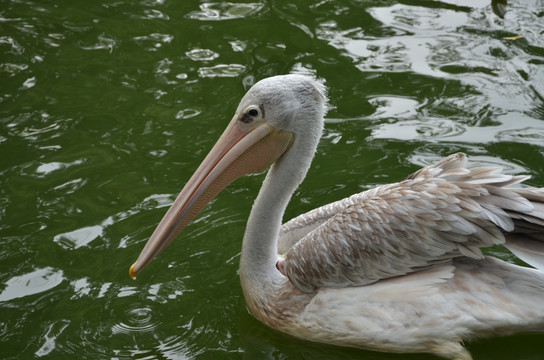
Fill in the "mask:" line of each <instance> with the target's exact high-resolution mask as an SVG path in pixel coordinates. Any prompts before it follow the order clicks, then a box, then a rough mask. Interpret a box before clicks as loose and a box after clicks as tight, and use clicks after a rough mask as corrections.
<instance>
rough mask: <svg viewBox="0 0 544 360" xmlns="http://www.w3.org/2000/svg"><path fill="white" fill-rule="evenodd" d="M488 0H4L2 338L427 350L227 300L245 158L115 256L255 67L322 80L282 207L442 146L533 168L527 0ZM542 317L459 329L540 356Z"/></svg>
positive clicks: (175, 355)
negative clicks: (304, 150)
mask: <svg viewBox="0 0 544 360" xmlns="http://www.w3.org/2000/svg"><path fill="white" fill-rule="evenodd" d="M496 3H500V1H499V2H494V4H493V5H492V3H491V2H490V1H488V0H485V1H484V0H478V1H464V0H451V1H450V0H447V1H446V0H444V1H419V2H402V3H397V2H394V1H381V2H375V1H365V0H357V1H343V2H339V1H328V0H325V1H319V2H315V1H299V2H290V1H283V0H278V1H272V2H265V1H253V2H208V1H180V2H165V1H162V0H157V1H155V0H141V1H138V2H119V1H99V2H85V3H77V4H75V3H72V2H66V1H60V2H58V1H57V2H54V3H36V2H31V1H27V0H21V1H13V2H9V3H6V4H4V5H5V6H3V8H2V10H1V11H0V26H1V28H2V32H1V33H0V51H1V54H2V55H1V56H0V84H1V86H0V152H1V154H2V156H0V262H1V268H2V272H0V307H1V311H2V318H1V319H0V342H1V343H2V354H3V357H4V358H6V359H11V358H13V359H15V358H32V357H39V358H52V359H58V358H67V357H70V358H73V357H74V355H77V354H85V357H86V358H89V359H103V358H119V359H124V358H146V359H165V358H167V359H186V358H213V359H218V358H227V359H231V358H285V359H288V358H291V359H293V358H296V359H299V358H308V359H315V358H327V359H331V358H342V359H351V358H353V359H355V358H361V357H364V358H369V359H401V358H402V359H406V358H408V359H410V358H413V359H423V358H425V359H427V358H429V359H430V357H428V356H426V355H410V356H406V355H391V354H380V353H374V352H368V351H360V350H355V349H340V348H336V347H332V346H325V345H322V344H311V343H307V342H304V341H299V340H296V339H293V338H290V337H287V336H283V335H281V334H278V333H276V332H275V331H272V330H269V329H267V328H266V327H264V326H263V325H262V324H260V323H259V322H257V321H256V320H254V319H252V318H251V317H249V315H247V312H246V309H245V305H244V300H243V297H242V295H241V290H240V285H239V280H238V275H237V270H238V269H237V268H238V258H239V251H240V239H241V236H242V234H243V231H244V225H245V221H246V219H247V215H248V213H249V210H250V208H251V204H252V201H253V198H254V196H255V194H256V192H257V190H258V187H259V183H260V181H261V180H262V178H263V175H262V174H259V175H256V176H250V177H246V178H243V179H240V180H239V181H237V182H236V183H235V184H233V185H232V186H230V187H229V188H228V189H227V190H226V191H225V192H224V193H223V194H221V196H220V197H219V198H217V199H216V200H215V201H214V202H213V203H212V204H211V205H210V206H209V207H207V208H206V209H205V210H204V212H203V214H202V215H201V216H200V217H199V218H198V219H196V221H195V222H194V223H193V224H192V225H190V226H188V228H187V229H186V231H185V233H184V235H183V236H182V238H181V239H178V241H176V242H174V243H173V244H172V245H170V247H169V250H168V251H166V253H164V254H161V257H160V258H159V259H157V260H155V261H154V262H153V264H152V266H151V267H152V268H149V269H148V270H147V271H146V272H145V273H144V274H142V275H141V276H140V278H139V279H138V280H137V281H136V282H133V281H132V280H131V279H129V278H128V274H127V270H128V267H129V266H130V264H131V263H132V262H133V261H134V260H135V258H136V256H137V255H138V253H139V251H140V249H141V247H142V246H143V243H144V242H145V241H146V240H147V238H148V237H149V235H150V234H151V232H152V231H153V228H154V226H155V225H156V223H157V222H158V221H159V220H160V217H161V216H162V214H163V212H164V211H165V208H166V207H167V206H169V205H170V204H171V203H172V201H173V200H174V198H175V196H176V194H177V191H179V190H180V189H181V187H182V186H183V184H184V182H185V181H187V179H188V178H189V176H190V174H191V172H192V171H194V169H195V166H196V164H197V163H198V162H199V161H200V160H201V159H202V158H203V156H204V155H205V153H206V152H207V150H208V149H209V148H210V147H211V146H212V145H213V143H214V142H215V140H216V139H217V137H218V136H219V134H220V133H221V131H222V130H223V128H224V125H225V124H226V122H227V121H228V120H229V119H230V118H231V117H232V112H233V110H234V108H235V106H236V104H237V102H238V100H239V99H240V97H241V96H242V95H243V93H244V91H245V90H247V88H249V87H250V86H251V85H252V84H253V83H254V82H256V81H257V80H259V79H261V78H263V77H266V76H271V75H276V74H281V73H286V72H296V73H303V74H310V75H314V76H317V77H318V78H319V79H321V80H322V81H324V82H325V84H326V85H327V86H328V87H329V89H330V91H329V96H330V98H331V110H330V112H329V115H328V119H327V127H326V129H325V134H324V137H323V139H322V141H321V144H320V147H319V152H318V154H317V156H316V159H315V161H314V164H313V167H312V169H311V170H310V174H309V176H308V179H307V180H306V181H305V182H304V183H303V185H302V186H301V188H300V189H299V190H298V191H297V193H296V194H295V197H294V199H293V201H292V202H291V204H290V206H289V208H288V209H287V214H286V219H287V218H289V217H291V216H294V215H297V214H299V213H301V212H303V211H307V210H310V209H312V208H314V207H316V206H318V205H321V204H324V203H327V202H330V201H334V200H337V199H339V198H342V197H345V196H347V195H350V194H352V193H354V192H356V191H360V190H363V189H367V188H369V187H372V186H374V185H378V184H382V183H386V182H392V181H398V180H400V179H403V178H404V177H405V176H406V175H407V174H408V173H410V172H412V171H414V170H415V169H417V168H418V167H420V166H425V165H428V164H430V163H432V162H434V161H436V160H437V159H438V158H440V157H441V156H444V155H446V154H448V153H451V152H455V151H464V152H467V153H468V154H470V155H472V162H473V163H475V164H478V165H499V166H501V167H503V168H504V169H505V171H506V172H507V173H509V174H519V173H525V174H529V175H532V176H533V178H532V179H531V180H530V183H531V184H532V185H535V186H544V168H543V167H542V164H543V163H544V36H543V35H544V21H543V20H544V5H543V4H542V1H539V0H529V1H524V2H510V3H508V7H507V8H506V12H505V11H504V8H501V7H500V6H497V5H496ZM338 159H342V161H338ZM323 174H327V176H324V175H323ZM488 253H490V254H492V255H494V256H499V257H501V258H503V259H505V260H507V261H514V260H513V258H512V257H511V256H510V255H509V253H506V252H505V251H504V250H503V249H501V248H493V249H491V250H489V252H488ZM542 339H543V337H542V335H540V334H538V335H535V336H534V337H531V336H521V337H514V338H507V339H500V340H489V341H487V342H478V343H475V344H473V345H471V350H472V351H473V353H474V357H475V359H511V358H518V359H519V358H526V359H544V355H543V353H542V351H541V350H540V347H539V344H540V343H541V342H542Z"/></svg>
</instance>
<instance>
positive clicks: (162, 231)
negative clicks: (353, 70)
mask: <svg viewBox="0 0 544 360" xmlns="http://www.w3.org/2000/svg"><path fill="white" fill-rule="evenodd" d="M326 103H327V101H326V94H325V88H324V86H323V85H321V84H320V83H318V82H316V81H314V80H312V79H311V78H309V77H306V76H302V75H281V76H274V77H271V78H267V79H264V80H261V81H259V82H258V83H256V84H255V85H253V86H252V87H251V89H249V91H248V92H247V93H246V95H245V96H244V97H243V98H242V100H241V101H240V104H239V105H238V108H237V110H236V113H235V114H234V117H233V118H232V120H231V121H230V123H229V124H228V126H227V128H226V129H225V131H224V132H223V134H222V135H221V137H220V138H219V140H218V141H217V143H216V144H215V145H214V147H213V148H212V149H211V151H210V152H209V153H208V155H207V156H206V158H205V159H204V160H203V161H202V163H201V164H200V166H199V167H198V169H197V170H196V172H195V173H194V174H193V176H192V177H191V179H189V181H188V182H187V184H186V185H185V187H184V188H183V190H181V192H180V194H179V195H178V197H177V198H176V200H175V201H174V203H173V204H172V206H170V208H169V209H168V211H167V212H166V214H165V215H164V217H163V218H162V220H161V222H160V223H159V225H158V226H157V228H156V229H155V231H154V232H153V234H152V235H151V237H150V238H149V240H148V242H147V244H146V245H145V247H144V249H143V250H142V252H141V253H140V256H139V257H138V259H137V260H136V262H135V263H134V264H133V265H132V266H131V267H130V271H129V274H130V276H131V277H132V278H135V277H136V275H138V273H139V272H140V271H141V270H142V269H143V268H144V267H145V266H146V265H147V264H148V263H149V262H150V261H151V260H153V258H155V256H157V255H158V254H159V253H160V252H161V251H162V250H163V249H164V248H165V247H166V246H167V245H168V244H169V243H170V242H172V240H174V238H175V237H176V236H177V235H178V234H179V233H180V232H181V231H182V230H183V229H184V228H185V226H187V224H188V223H189V222H190V221H191V220H192V219H193V218H194V217H195V216H196V215H197V214H198V213H199V212H200V211H201V210H202V209H203V208H204V207H205V206H206V204H208V203H209V202H210V201H211V200H212V199H213V198H214V197H215V196H216V195H217V194H218V193H219V192H220V191H221V190H223V189H224V188H225V187H226V186H227V185H228V184H230V183H231V182H233V181H234V180H236V179H237V178H239V177H241V176H243V175H245V174H249V173H256V172H261V171H264V170H265V169H267V168H268V167H269V166H270V165H271V164H273V163H274V162H276V161H277V160H278V159H279V158H281V157H282V156H283V154H284V153H286V152H287V151H288V150H289V149H290V148H291V147H293V148H305V149H308V151H306V153H310V154H309V156H310V160H311V157H312V156H313V153H314V152H315V148H316V147H317V143H318V142H319V138H320V137H321V131H322V128H323V116H324V115H325V112H326ZM307 162H308V164H309V161H307Z"/></svg>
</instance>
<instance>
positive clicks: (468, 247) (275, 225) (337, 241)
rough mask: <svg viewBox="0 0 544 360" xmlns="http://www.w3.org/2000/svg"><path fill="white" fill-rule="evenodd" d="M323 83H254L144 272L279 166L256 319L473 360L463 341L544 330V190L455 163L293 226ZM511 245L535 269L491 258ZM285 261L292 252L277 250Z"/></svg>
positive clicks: (168, 219) (250, 269)
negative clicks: (237, 190)
mask: <svg viewBox="0 0 544 360" xmlns="http://www.w3.org/2000/svg"><path fill="white" fill-rule="evenodd" d="M325 112H326V93H325V89H324V87H323V86H322V85H321V84H319V83H317V82H315V81H313V80H312V79H309V78H307V77H304V76H300V75H285V76H277V77H272V78H268V79H265V80H262V81H260V82H259V83H257V84H255V85H254V86H253V87H252V88H251V89H250V90H249V91H248V93H247V94H246V95H245V96H244V98H243V99H242V101H241V102H240V105H239V106H238V109H237V111H236V113H235V115H234V117H233V119H232V121H231V122H230V124H229V126H228V128H227V130H225V133H224V134H223V135H222V137H221V138H220V139H219V141H218V143H217V144H216V145H215V146H214V148H213V149H212V150H211V151H210V154H209V155H208V156H207V157H206V159H205V160H204V161H203V163H202V164H201V166H200V167H199V168H198V170H197V171H196V172H195V175H193V177H192V178H191V179H190V180H189V182H188V183H187V185H186V186H185V188H184V189H183V190H182V192H181V193H180V195H179V196H178V198H177V199H176V201H175V202H174V204H172V207H171V208H170V209H169V210H168V212H167V213H166V215H165V217H164V218H163V220H162V221H161V223H160V224H159V226H158V227H157V229H156V230H155V232H154V233H153V235H152V236H151V238H150V240H149V241H148V243H147V244H146V246H145V248H144V250H143V251H142V253H141V254H140V257H139V258H138V260H137V261H136V263H135V264H134V265H133V266H132V267H131V271H130V272H131V276H133V277H134V276H135V275H136V274H137V273H138V272H139V271H140V270H141V269H142V268H143V267H144V266H145V265H147V264H148V263H149V262H150V261H151V259H153V258H154V257H155V256H156V255H157V254H158V253H159V252H160V251H162V250H163V249H164V247H165V246H166V245H167V244H168V243H169V242H170V241H172V240H173V239H174V237H175V236H176V235H177V234H178V233H179V232H181V230H182V229H183V228H184V227H185V226H186V225H187V224H188V223H189V221H190V220H191V219H192V218H193V217H194V216H196V214H197V213H198V212H199V211H200V210H201V209H202V208H203V207H204V206H205V205H206V204H207V203H208V202H209V201H210V200H211V199H212V198H213V197H214V196H215V195H216V194H217V193H219V192H220V191H221V190H222V189H223V188H224V187H225V186H226V185H228V184H229V183H230V182H232V181H233V180H235V179H236V178H238V177H240V176H242V175H243V174H246V173H250V172H256V171H262V170H263V169H264V168H266V167H268V166H269V165H270V164H272V166H271V168H270V170H269V172H268V174H267V176H266V179H265V180H264V183H263V186H262V188H261V190H260V192H259V195H258V196H257V199H256V200H255V203H254V205H253V209H252V211H251V214H250V217H249V220H248V224H247V227H246V232H245V235H244V240H243V245H242V254H241V259H240V278H241V282H242V288H243V291H244V296H245V298H246V302H247V304H248V307H249V310H250V311H251V313H252V314H253V315H254V316H255V317H257V318H258V319H259V320H261V321H262V322H264V323H265V324H267V325H269V326H271V327H273V328H276V329H278V330H280V331H283V332H286V333H288V334H291V335H293V336H296V337H300V338H305V339H309V340H314V341H320V342H326V343H332V344H337V345H347V346H356V347H363V348H371V349H376V350H381V351H393V352H430V353H434V354H436V355H439V356H443V357H445V358H450V359H471V356H470V354H469V353H468V351H466V350H465V349H464V348H463V346H462V345H461V342H462V341H464V340H469V339H472V338H475V337H483V336H492V335H505V334H511V333H515V332H519V331H544V272H543V271H542V270H543V269H544V231H543V230H544V189H536V188H513V187H510V186H511V185H514V184H517V183H520V182H522V181H524V180H525V179H526V177H524V176H510V175H505V174H501V173H500V171H499V169H496V168H488V167H482V168H471V169H467V168H466V162H467V161H466V157H465V155H464V154H455V155H451V156H449V157H447V158H445V159H443V160H441V161H440V162H438V163H437V164H435V165H432V166H428V167H426V168H423V169H421V170H419V171H418V172H416V173H414V174H412V175H410V176H409V177H408V178H407V179H405V180H404V181H401V182H399V183H395V184H389V185H383V186H380V187H377V188H375V189H372V190H368V191H365V192H363V193H360V194H355V195H353V196H351V197H348V198H346V199H343V200H340V201H337V202H335V203H332V204H329V205H326V206H323V207H320V208H317V209H315V210H313V211H310V212H309V213H307V214H303V215H300V216H298V217H296V218H295V219H293V220H291V221H289V222H287V223H286V224H284V225H283V226H282V225H281V223H282V216H283V213H284V211H285V208H286V206H287V203H288V202H289V199H290V198H291V196H292V194H293V192H294V191H295V189H296V188H297V187H298V185H299V184H300V182H301V181H302V180H303V179H304V177H305V176H306V173H307V170H308V168H309V166H310V163H311V160H312V158H313V155H314V152H315V150H316V148H317V144H318V141H319V138H320V137H321V132H322V128H323V117H324V115H325ZM492 245H504V246H506V247H508V248H509V249H510V250H511V251H512V252H514V253H515V254H516V255H517V256H519V257H520V258H521V259H523V260H524V261H526V262H528V263H529V264H531V265H533V266H535V267H537V268H539V269H540V270H538V269H532V268H525V267H520V266H516V265H513V264H509V263H506V262H504V261H501V260H499V259H494V258H489V257H485V256H483V254H482V252H481V250H480V248H482V247H488V246H492ZM278 252H279V253H280V254H282V255H283V254H284V256H280V255H278Z"/></svg>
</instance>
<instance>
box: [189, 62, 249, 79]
mask: <svg viewBox="0 0 544 360" xmlns="http://www.w3.org/2000/svg"><path fill="white" fill-rule="evenodd" d="M245 70H246V67H245V66H244V65H241V64H220V65H216V66H212V67H201V68H200V69H198V75H200V77H207V78H213V77H236V76H238V75H240V74H242V73H243V72H244V71H245Z"/></svg>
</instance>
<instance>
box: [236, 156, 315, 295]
mask: <svg viewBox="0 0 544 360" xmlns="http://www.w3.org/2000/svg"><path fill="white" fill-rule="evenodd" d="M296 150H297V149H293V148H291V149H290V150H289V151H288V153H286V154H284V156H283V157H282V158H281V159H280V160H279V161H277V162H276V163H275V164H274V165H273V166H272V167H271V168H270V170H269V172H268V174H267V176H266V178H265V180H264V182H263V185H262V187H261V190H260V191H259V195H258V196H257V198H256V199H255V202H254V204H253V208H252V210H251V214H250V215H249V219H248V222H247V226H246V232H245V235H244V240H243V243H242V254H241V258H240V278H241V282H242V287H243V288H244V291H245V292H246V295H247V289H257V288H261V289H262V288H263V287H270V286H272V287H274V286H277V285H278V284H279V283H281V282H283V280H285V278H284V276H283V275H282V274H281V273H280V272H279V271H278V270H277V269H276V262H277V261H278V259H279V256H278V252H277V251H278V250H277V247H278V236H279V231H280V227H281V224H282V218H283V214H284V212H285V209H286V208H287V205H288V203H289V200H290V199H291V196H292V195H293V193H294V191H295V190H296V189H297V187H298V185H299V184H300V183H301V182H302V180H303V179H304V177H305V176H306V173H307V171H308V168H309V166H310V163H311V158H312V157H313V151H315V147H314V149H312V152H311V154H310V155H309V156H308V157H306V158H304V157H302V158H301V157H297V156H296V154H297V152H298V151H296Z"/></svg>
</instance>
